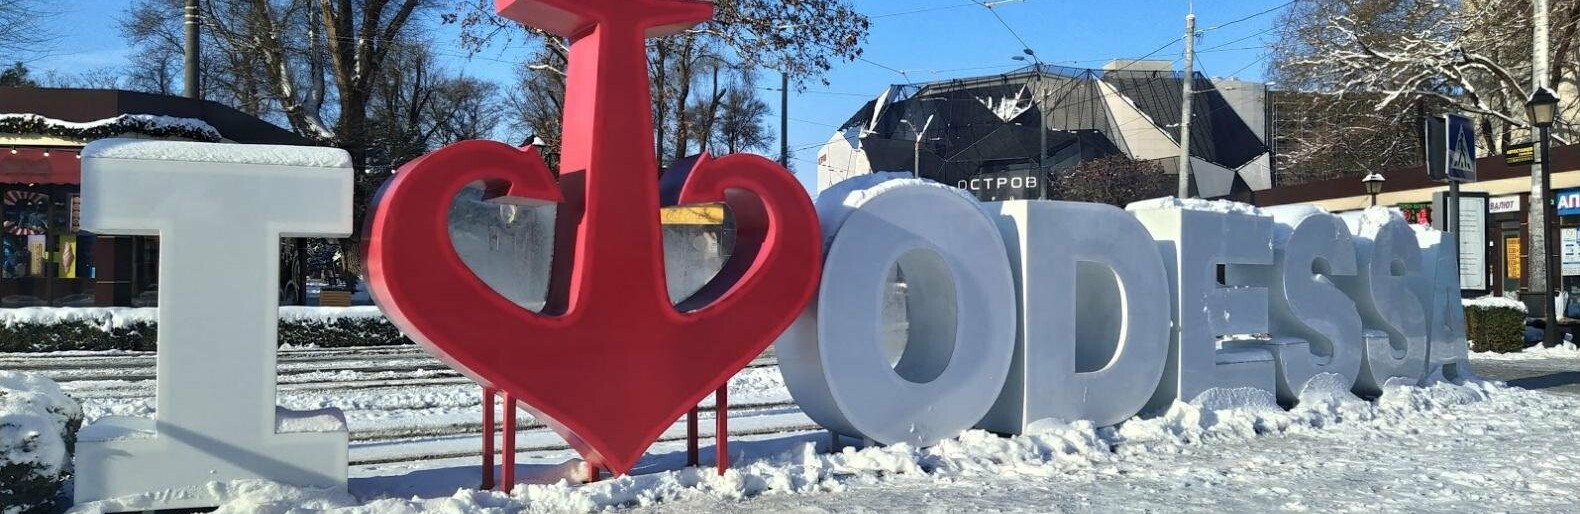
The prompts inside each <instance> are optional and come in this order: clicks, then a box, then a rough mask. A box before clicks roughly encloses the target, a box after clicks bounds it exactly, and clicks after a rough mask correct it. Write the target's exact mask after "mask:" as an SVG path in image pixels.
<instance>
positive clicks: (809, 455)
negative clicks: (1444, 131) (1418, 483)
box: [75, 377, 1567, 514]
mask: <svg viewBox="0 0 1580 514" xmlns="http://www.w3.org/2000/svg"><path fill="white" fill-rule="evenodd" d="M1326 378H1327V379H1324V377H1319V378H1318V379H1317V380H1314V381H1312V383H1311V384H1310V385H1308V386H1307V388H1306V390H1305V391H1303V392H1302V394H1301V402H1300V403H1299V405H1298V406H1297V407H1296V408H1295V409H1293V410H1289V411H1285V410H1283V409H1280V408H1278V407H1277V405H1276V404H1275V403H1273V400H1272V398H1271V396H1270V395H1268V394H1267V393H1265V392H1253V391H1246V390H1217V391H1210V392H1209V393H1208V394H1206V395H1204V396H1203V397H1202V398H1200V399H1198V401H1196V402H1193V403H1191V404H1184V403H1177V404H1175V405H1174V407H1173V408H1172V409H1170V410H1169V411H1168V413H1166V414H1165V415H1163V416H1160V417H1157V418H1153V419H1137V420H1132V421H1129V422H1126V423H1124V424H1122V425H1120V426H1118V427H1114V428H1097V427H1094V426H1092V424H1091V423H1090V422H1073V423H1071V422H1064V421H1059V420H1043V421H1039V422H1037V423H1034V424H1033V425H1032V426H1031V427H1030V429H1029V430H1028V431H1027V433H1026V434H1024V435H1020V436H1015V437H1001V436H998V435H994V434H991V433H988V432H984V431H980V430H973V431H968V432H966V433H964V434H962V435H961V436H960V437H958V438H955V439H950V440H946V441H944V442H942V443H940V444H938V445H936V446H933V447H930V448H915V447H912V446H908V445H903V444H901V445H894V446H888V447H872V448H859V449H858V448H851V447H847V448H844V449H842V450H841V451H839V452H837V453H833V454H825V453H820V452H818V451H817V450H816V448H815V447H814V446H813V445H812V444H805V445H802V446H800V447H799V448H797V449H796V450H793V451H789V452H786V453H784V454H781V455H778V456H775V457H771V458H767V459H762V460H756V461H746V462H741V463H739V465H738V466H737V467H736V468H733V469H731V470H729V471H727V472H726V473H725V474H724V475H723V476H718V475H717V474H716V473H715V472H714V471H713V470H711V469H706V468H702V469H696V468H691V469H682V470H677V471H669V472H663V473H655V474H649V475H641V476H625V477H619V478H615V479H610V480H605V481H602V482H598V483H593V484H588V485H578V484H572V483H570V482H567V481H561V482H559V483H555V484H547V485H525V486H519V487H517V488H516V490H515V492H514V493H512V494H508V495H507V494H502V493H496V492H488V491H472V490H464V489H463V490H459V491H457V492H456V493H455V494H453V495H451V496H448V497H442V498H429V499H423V498H411V499H394V498H376V499H362V500H358V499H355V498H350V497H347V496H346V495H344V494H341V493H335V492H329V491H313V490H303V489H294V488H288V487H284V486H280V485H277V484H269V483H256V482H246V483H232V484H210V485H209V486H208V489H209V490H211V491H214V492H216V493H218V494H219V496H221V497H223V498H226V499H227V500H226V504H225V506H224V507H222V508H221V509H220V510H219V512H222V513H223V512H284V511H287V510H289V511H290V512H329V513H338V514H374V513H386V512H409V513H417V512H476V511H490V512H495V511H497V512H590V511H598V510H603V509H607V508H611V507H620V506H648V505H654V504H659V503H668V502H673V501H677V500H688V499H703V500H709V499H723V500H735V499H741V498H747V497H752V496H757V495H770V496H771V495H799V494H815V493H822V492H833V491H842V490H845V489H846V488H847V487H848V486H853V485H873V484H879V485H881V484H885V483H887V482H892V481H898V480H922V481H934V482H937V483H940V484H946V483H950V482H954V481H958V480H959V479H961V478H966V477H990V478H992V479H993V480H1012V479H1013V477H1032V478H1038V477H1056V476H1062V475H1067V474H1069V473H1072V472H1088V471H1091V470H1092V469H1093V468H1095V467H1096V466H1097V465H1098V464H1104V463H1116V462H1122V461H1127V460H1132V459H1137V458H1144V457H1145V456H1148V455H1153V454H1166V455H1179V454H1187V453H1192V452H1194V451H1195V450H1193V449H1192V447H1195V446H1201V445H1207V444H1230V445H1233V444H1244V443H1248V442H1251V441H1253V440H1254V439H1256V438H1258V437H1262V436H1264V435H1269V434H1273V435H1277V434H1298V433H1316V432H1320V431H1323V430H1329V429H1331V428H1332V427H1334V426H1335V425H1357V426H1356V427H1355V428H1354V429H1355V430H1359V431H1364V432H1367V433H1391V432H1393V431H1398V430H1411V429H1412V427H1413V426H1414V424H1417V423H1421V422H1425V421H1426V420H1425V418H1434V419H1435V418H1442V419H1443V420H1444V421H1442V422H1443V423H1453V422H1454V421H1453V419H1454V418H1453V416H1451V415H1448V416H1445V415H1443V414H1442V413H1441V412H1439V411H1442V410H1445V409H1453V408H1455V407H1456V406H1460V405H1465V404H1470V403H1475V402H1481V401H1484V400H1489V399H1506V400H1508V401H1511V402H1524V401H1528V398H1527V396H1529V395H1535V394H1538V393H1531V392H1528V391H1523V390H1518V389H1511V388H1508V387H1505V386H1502V385H1500V384H1495V383H1468V384H1465V385H1454V384H1449V383H1439V384H1434V385H1432V386H1429V387H1404V386H1398V385H1388V386H1386V387H1385V388H1384V392H1383V395H1382V397H1381V398H1379V399H1378V400H1377V401H1376V402H1368V401H1364V400H1361V399H1359V398H1356V397H1354V396H1353V395H1351V394H1350V393H1349V392H1348V390H1347V388H1345V387H1344V386H1343V384H1342V381H1340V380H1338V379H1337V377H1326ZM1258 393H1260V394H1258ZM1565 408H1567V407H1565ZM1433 422H1435V421H1433ZM1157 473H1158V475H1159V476H1160V477H1161V476H1166V475H1168V470H1167V469H1161V470H1158V471H1157ZM164 494H172V493H170V492H167V493H164ZM364 502H365V503H364ZM138 505H140V503H138V500H136V499H132V500H124V501H122V502H119V503H116V504H113V505H98V506H85V507H83V508H79V509H77V510H76V511H75V512H78V513H82V514H91V513H96V512H107V511H116V510H135V509H136V508H137V506H138Z"/></svg>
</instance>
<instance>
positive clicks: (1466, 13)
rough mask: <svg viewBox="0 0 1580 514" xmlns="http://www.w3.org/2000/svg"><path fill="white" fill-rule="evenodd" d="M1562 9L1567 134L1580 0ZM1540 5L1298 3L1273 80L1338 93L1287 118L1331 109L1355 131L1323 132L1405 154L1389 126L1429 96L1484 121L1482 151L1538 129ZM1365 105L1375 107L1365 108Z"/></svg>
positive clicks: (1555, 73) (1286, 18)
mask: <svg viewBox="0 0 1580 514" xmlns="http://www.w3.org/2000/svg"><path fill="white" fill-rule="evenodd" d="M1552 9H1553V12H1552V13H1551V23H1552V27H1553V40H1552V45H1551V48H1552V57H1553V63H1554V66H1552V76H1551V77H1548V81H1549V83H1551V84H1554V85H1555V86H1556V89H1557V90H1558V91H1559V94H1560V96H1562V97H1564V98H1563V100H1564V113H1565V115H1564V116H1562V119H1561V120H1560V123H1559V125H1558V127H1556V130H1555V132H1554V134H1555V136H1556V137H1558V139H1559V140H1560V141H1564V140H1572V139H1573V138H1574V137H1575V136H1576V135H1577V134H1576V132H1575V125H1574V123H1573V122H1574V121H1575V120H1576V119H1577V115H1580V110H1577V105H1576V103H1575V102H1576V95H1575V87H1574V85H1575V78H1576V72H1577V70H1580V62H1577V60H1576V59H1575V55H1574V54H1575V51H1576V49H1577V46H1576V45H1577V43H1580V41H1577V32H1576V29H1577V28H1580V0H1554V1H1553V2H1552ZM1530 11H1531V4H1530V2H1529V0H1461V1H1458V2H1440V1H1435V0H1301V1H1299V2H1296V3H1295V4H1294V5H1293V6H1292V7H1291V8H1290V9H1289V10H1288V11H1287V12H1285V13H1284V15H1283V18H1282V20H1281V21H1280V23H1279V25H1278V26H1279V27H1280V29H1279V41H1278V43H1277V45H1275V47H1274V49H1275V51H1274V63H1273V65H1272V66H1271V70H1270V71H1271V74H1272V77H1273V78H1274V80H1275V81H1276V82H1277V83H1278V84H1279V85H1280V86H1282V87H1283V88H1285V89H1295V90H1299V91H1303V92H1308V93H1325V94H1330V95H1331V96H1330V97H1329V98H1331V99H1332V101H1329V102H1316V103H1312V104H1311V105H1307V106H1306V107H1307V108H1308V109H1309V110H1306V111H1303V112H1281V113H1280V117H1291V118H1305V117H1313V118H1325V119H1328V120H1330V122H1331V124H1334V125H1336V126H1339V127H1343V128H1347V129H1350V130H1348V133H1339V132H1331V131H1330V132H1329V133H1328V134H1327V135H1326V136H1322V135H1321V134H1320V132H1318V133H1313V134H1312V135H1313V136H1315V137H1328V138H1338V137H1344V138H1349V139H1347V140H1346V141H1345V142H1344V143H1342V144H1345V145H1350V146H1354V147H1357V148H1366V147H1369V148H1371V151H1373V152H1381V151H1395V150H1396V148H1394V147H1395V145H1396V142H1397V137H1398V136H1397V132H1396V131H1392V130H1381V128H1382V125H1395V126H1396V125H1397V124H1399V123H1401V122H1407V121H1413V120H1415V119H1416V118H1417V109H1418V105H1419V104H1420V103H1421V102H1426V103H1427V104H1428V105H1430V106H1432V108H1431V109H1429V110H1428V112H1429V113H1431V114H1435V113H1438V112H1444V111H1450V112H1459V113H1466V114H1469V115H1471V116H1473V117H1474V118H1476V120H1477V123H1478V126H1479V127H1478V128H1479V130H1478V132H1480V134H1481V136H1482V140H1481V141H1480V142H1479V146H1481V149H1482V152H1483V153H1497V152H1500V151H1502V149H1503V148H1504V147H1505V146H1506V145H1507V144H1509V143H1510V142H1511V141H1513V140H1515V139H1517V138H1524V137H1528V135H1529V126H1530V124H1529V121H1528V120H1527V119H1526V115H1525V107H1524V104H1525V101H1526V99H1527V98H1529V96H1530V90H1529V85H1530V73H1531V62H1530V48H1531V26H1530ZM1357 97H1358V98H1357ZM1357 102H1364V103H1365V104H1368V105H1369V106H1370V111H1371V112H1369V113H1368V112H1364V111H1365V109H1357V108H1356V107H1357V106H1358V103H1357ZM1346 117H1347V118H1348V119H1347V120H1346V119H1344V118H1346ZM1379 124H1381V125H1379ZM1317 125H1322V124H1321V123H1319V124H1317ZM1374 129H1375V130H1374ZM1303 157H1304V156H1302V155H1301V154H1299V153H1298V152H1297V153H1295V154H1286V155H1281V158H1284V159H1294V160H1297V161H1298V160H1299V159H1301V158H1303ZM1356 172H1364V171H1360V170H1357V171H1356Z"/></svg>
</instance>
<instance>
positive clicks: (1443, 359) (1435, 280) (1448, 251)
mask: <svg viewBox="0 0 1580 514" xmlns="http://www.w3.org/2000/svg"><path fill="white" fill-rule="evenodd" d="M1415 237H1416V240H1417V241H1418V242H1419V243H1420V246H1421V262H1422V267H1423V268H1424V269H1423V270H1422V273H1418V274H1415V275H1412V277H1413V278H1414V280H1412V281H1411V285H1412V287H1413V288H1414V289H1415V295H1416V297H1417V298H1420V299H1421V304H1422V305H1423V306H1425V307H1426V321H1427V335H1428V338H1429V340H1430V341H1431V344H1430V345H1429V346H1428V347H1427V354H1426V361H1427V367H1426V372H1425V373H1426V377H1427V378H1428V379H1432V378H1437V379H1442V380H1450V381H1462V380H1466V379H1473V378H1476V374H1475V371H1473V370H1471V369H1470V355H1469V351H1470V344H1469V343H1468V342H1467V341H1466V335H1465V304H1464V302H1461V301H1460V299H1459V255H1458V253H1457V252H1455V251H1454V250H1453V249H1454V248H1459V245H1458V244H1457V243H1455V241H1456V240H1455V239H1454V234H1451V233H1448V232H1441V231H1437V230H1421V231H1417V232H1416V234H1415Z"/></svg>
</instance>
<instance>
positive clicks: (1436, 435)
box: [0, 347, 1580, 513]
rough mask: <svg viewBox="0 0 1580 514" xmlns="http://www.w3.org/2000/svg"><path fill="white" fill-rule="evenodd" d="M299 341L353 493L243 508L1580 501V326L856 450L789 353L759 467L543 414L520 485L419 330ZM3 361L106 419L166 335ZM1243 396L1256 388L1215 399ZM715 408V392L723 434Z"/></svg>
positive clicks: (299, 392)
mask: <svg viewBox="0 0 1580 514" xmlns="http://www.w3.org/2000/svg"><path fill="white" fill-rule="evenodd" d="M280 361H281V363H280V369H281V379H280V382H281V387H280V388H281V392H280V402H281V403H282V404H283V405H286V406H288V407H291V408H294V409H312V408H322V407H338V408H341V409H344V410H345V411H346V413H347V421H348V424H349V426H350V429H351V431H352V449H351V460H352V462H353V467H352V477H353V478H352V484H351V488H352V491H351V492H352V495H351V496H349V497H347V496H342V495H334V494H327V493H322V492H314V491H300V490H290V489H284V488H280V487H277V486H274V485H271V484H228V485H224V486H223V487H224V488H225V490H227V491H231V492H233V494H234V496H235V497H236V500H235V501H234V502H233V503H232V504H231V505H229V506H228V507H227V509H228V510H222V512H224V511H230V512H286V511H287V510H289V507H301V508H305V509H307V510H305V512H313V511H318V510H333V511H335V512H347V513H361V512H366V513H373V512H380V513H382V512H425V511H435V512H471V511H491V512H555V511H565V510H571V511H587V510H597V509H602V508H607V507H616V508H635V509H637V510H640V511H685V512H696V511H748V510H750V511H803V512H818V511H841V512H846V511H900V510H907V511H921V512H939V511H980V510H999V511H1032V512H1049V511H1070V510H1073V511H1090V510H1102V511H1178V510H1195V511H1272V510H1294V511H1301V510H1317V509H1321V510H1341V511H1362V510H1364V511H1382V512H1396V511H1447V510H1477V511H1481V510H1495V511H1519V512H1533V511H1534V512H1543V511H1550V512H1563V511H1572V510H1573V508H1574V507H1573V506H1574V505H1576V504H1577V503H1580V445H1577V444H1575V438H1576V434H1580V416H1577V415H1576V414H1577V413H1580V390H1572V389H1569V387H1570V386H1573V385H1574V384H1577V383H1580V350H1577V349H1574V348H1557V349H1545V350H1538V351H1535V352H1530V353H1527V354H1522V355H1518V356H1493V355H1483V354H1476V355H1473V356H1472V362H1473V364H1474V365H1475V366H1476V368H1477V369H1478V370H1479V371H1481V372H1483V373H1484V374H1487V375H1489V376H1491V377H1492V378H1497V379H1506V380H1509V382H1510V383H1511V384H1514V385H1523V386H1525V387H1531V388H1535V389H1537V390H1525V389H1520V388H1515V387H1509V386H1504V385H1497V384H1476V385H1470V386H1453V385H1446V384H1441V385H1436V386H1432V387H1429V388H1413V387H1410V388H1392V389H1390V390H1389V391H1388V392H1387V393H1386V394H1384V395H1383V396H1382V397H1381V398H1380V399H1377V400H1376V401H1370V402H1368V401H1362V400H1359V399H1356V398H1353V397H1350V396H1348V395H1347V394H1339V393H1335V392H1334V391H1330V390H1325V389H1321V388H1317V389H1316V390H1313V391H1309V392H1308V393H1309V397H1308V401H1306V402H1303V403H1302V404H1301V405H1300V406H1299V407H1297V408H1296V409H1294V410H1292V411H1287V412H1286V411H1283V410H1282V409H1277V408H1276V407H1273V406H1272V405H1270V404H1268V403H1265V402H1261V403H1259V402H1256V401H1252V402H1249V403H1247V402H1246V401H1244V400H1245V399H1243V398H1238V399H1235V401H1223V402H1217V403H1211V402H1209V404H1207V405H1179V406H1176V409H1175V410H1174V411H1173V412H1171V413H1170V414H1169V415H1168V416H1165V417H1162V418H1158V419H1151V420H1138V421H1131V422H1128V423H1126V424H1125V425H1123V426H1121V427H1120V428H1118V429H1117V430H1116V429H1101V430H1094V429H1093V428H1092V427H1090V426H1086V425H1082V424H1074V425H1064V424H1056V423H1045V424H1044V426H1042V427H1041V430H1039V431H1038V432H1036V433H1034V434H1030V435H1025V436H1019V437H1013V438H1000V437H996V436H993V435H990V434H987V433H983V432H970V433H967V434H966V435H964V436H962V437H961V438H959V439H958V440H952V441H949V442H946V443H945V444H942V445H940V446H938V447H935V448H929V449H914V448H906V447H889V448H865V449H857V448H851V447H847V448H845V449H844V450H843V451H842V452H839V453H834V454H829V453H828V452H827V450H828V446H829V436H828V435H827V433H826V432H821V431H818V430H817V429H816V427H815V426H814V425H813V424H812V422H811V421H810V420H808V419H807V418H806V417H805V416H804V415H802V414H801V413H800V412H799V410H798V409H796V408H795V407H794V405H793V404H792V403H790V401H789V400H790V398H789V395H788V393H787V392H786V391H785V389H784V385H783V382H782V380H780V377H779V374H778V370H777V369H775V368H774V367H773V366H771V365H769V364H770V363H771V357H769V358H765V359H762V360H761V361H760V362H759V363H757V364H758V366H757V367H753V368H749V369H747V370H745V371H744V372H743V373H742V374H741V375H740V376H738V377H736V379H735V380H734V381H732V382H731V386H730V388H731V400H732V409H731V429H732V433H734V434H735V436H734V437H732V439H731V445H730V449H731V452H730V453H731V457H732V459H734V460H735V462H736V464H737V467H736V468H735V469H734V470H732V471H730V473H729V474H727V475H726V476H725V477H722V478H720V477H717V476H716V475H715V474H714V472H713V470H712V469H702V470H696V469H683V464H684V446H683V442H682V441H680V440H679V439H680V437H681V436H682V435H683V433H684V431H683V427H682V425H680V424H676V425H675V426H673V427H672V428H671V430H670V431H669V432H668V433H666V435H665V439H666V441H665V442H661V443H659V444H658V445H657V446H655V448H654V449H653V451H652V453H651V454H650V456H649V458H648V459H646V460H644V461H643V463H642V464H641V466H640V467H639V469H637V470H636V471H635V472H636V473H637V474H638V476H635V477H623V478H619V479H612V480H608V479H606V480H605V481H603V482H598V483H595V484H591V485H585V486H583V485H573V482H574V479H576V478H578V477H579V474H580V473H581V471H580V470H579V468H578V467H577V466H575V465H574V461H573V459H574V458H575V454H574V453H573V452H571V451H569V450H568V449H566V448H565V447H564V444H563V442H562V441H560V440H559V439H558V438H557V437H555V436H554V435H553V434H551V433H549V432H548V431H547V430H546V429H544V428H543V427H542V426H541V425H539V424H537V423H535V422H533V420H532V419H531V418H530V417H527V416H526V415H524V414H523V416H522V427H521V428H522V431H521V433H520V435H519V441H520V443H519V444H520V445H521V447H522V449H523V451H522V452H521V454H520V456H519V461H518V462H519V464H518V470H519V471H518V477H520V478H521V479H522V480H523V481H524V482H531V483H534V484H538V485H528V486H523V487H519V488H517V490H516V492H515V494H513V495H504V494H500V493H493V492H478V491H475V490H473V489H475V488H476V486H477V483H478V478H479V470H478V468H477V463H478V459H479V458H478V449H479V448H480V446H481V440H480V438H481V433H480V427H479V424H478V421H479V419H480V417H481V412H480V401H479V400H480V397H479V391H478V388H477V387H476V386H475V385H472V384H470V383H469V382H467V381H466V379H465V378H462V377H460V376H458V375H456V374H454V373H453V372H451V371H449V370H448V369H446V368H444V367H443V366H442V365H440V364H439V363H438V362H437V361H434V360H432V359H430V358H428V357H426V356H425V355H423V354H422V353H421V352H420V351H418V350H417V349H415V348H409V347H408V348H377V349H357V350H286V351H282V352H281V357H280ZM0 368H3V369H15V368H22V369H24V370H27V371H36V372H42V373H45V374H47V375H50V376H52V377H54V378H56V379H57V380H61V381H62V382H61V385H62V387H63V388H64V389H65V390H66V391H67V392H69V393H70V394H72V395H74V396H76V397H77V398H79V399H80V400H81V401H82V403H83V407H84V410H85V412H86V414H87V417H88V419H90V420H91V419H94V418H96V417H99V416H103V415H106V414H112V413H113V414H120V415H144V416H146V415H151V414H152V409H153V402H152V398H151V395H152V392H153V387H152V386H153V380H152V378H153V377H152V368H153V360H152V356H151V355H150V354H138V353H127V352H120V353H113V354H110V353H73V354H64V355H59V354H57V355H51V356H47V357H39V356H23V355H4V354H0ZM1227 405H1236V406H1240V407H1239V408H1236V409H1231V410H1222V411H1215V410H1213V408H1214V407H1221V406H1227ZM1246 405H1249V407H1246ZM712 421H713V420H712V415H711V412H709V411H704V413H703V422H702V424H701V426H702V427H703V432H704V434H710V433H711V428H712V426H713V422H712ZM705 444H707V446H705V447H704V449H703V451H702V459H703V461H704V462H711V461H712V459H713V454H712V447H711V443H708V442H706V441H705ZM844 444H846V445H849V444H859V442H858V441H852V440H850V439H845V440H844ZM561 479H571V481H567V482H559V480H561ZM216 487H218V486H216ZM128 506H135V505H128Z"/></svg>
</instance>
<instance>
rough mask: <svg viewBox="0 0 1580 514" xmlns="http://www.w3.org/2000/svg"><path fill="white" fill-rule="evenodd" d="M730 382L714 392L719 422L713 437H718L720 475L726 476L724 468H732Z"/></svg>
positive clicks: (715, 413) (715, 415)
mask: <svg viewBox="0 0 1580 514" xmlns="http://www.w3.org/2000/svg"><path fill="white" fill-rule="evenodd" d="M729 392H730V384H729V382H725V383H724V385H723V386H720V387H719V390H718V392H716V393H714V395H713V396H714V399H715V401H714V419H716V420H717V421H718V424H717V425H716V426H715V427H714V433H713V437H715V438H717V442H716V443H714V444H715V446H714V447H715V448H717V449H718V455H717V457H718V459H719V476H724V470H726V469H729V468H730V398H729Z"/></svg>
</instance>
